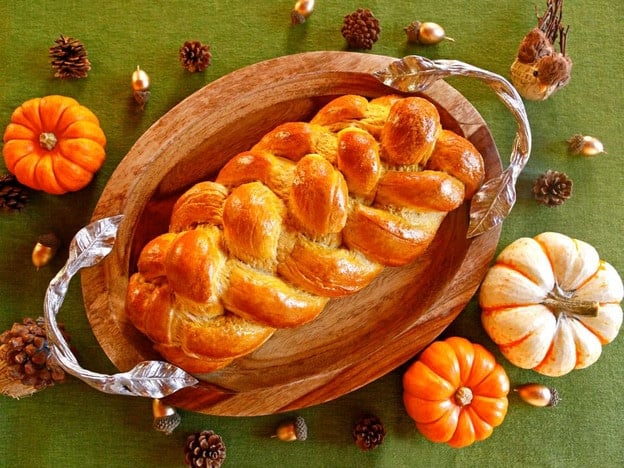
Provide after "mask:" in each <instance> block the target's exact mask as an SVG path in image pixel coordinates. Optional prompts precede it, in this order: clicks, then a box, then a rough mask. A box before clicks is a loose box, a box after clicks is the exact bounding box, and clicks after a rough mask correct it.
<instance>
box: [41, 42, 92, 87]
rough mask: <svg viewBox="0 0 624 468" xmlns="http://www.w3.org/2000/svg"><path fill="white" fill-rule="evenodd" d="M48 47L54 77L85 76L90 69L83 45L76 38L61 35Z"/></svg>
mask: <svg viewBox="0 0 624 468" xmlns="http://www.w3.org/2000/svg"><path fill="white" fill-rule="evenodd" d="M54 42H55V44H56V45H54V46H52V47H50V58H51V59H52V61H51V63H52V68H54V70H55V73H54V76H55V77H56V78H62V79H65V78H86V77H87V74H88V72H89V70H91V62H89V58H88V56H87V50H86V49H85V46H84V45H83V44H82V42H80V41H79V40H78V39H74V38H73V37H69V36H64V35H63V34H61V36H60V37H59V38H58V39H56V40H55V41H54Z"/></svg>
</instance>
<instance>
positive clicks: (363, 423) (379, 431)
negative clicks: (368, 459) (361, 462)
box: [353, 416, 386, 451]
mask: <svg viewBox="0 0 624 468" xmlns="http://www.w3.org/2000/svg"><path fill="white" fill-rule="evenodd" d="M385 436H386V429H385V428H384V426H383V424H382V423H381V421H380V420H379V418H377V417H375V416H364V417H362V418H360V419H359V420H358V421H357V422H356V423H355V426H354V427H353V440H355V445H357V446H358V447H359V448H360V449H361V450H364V451H366V450H372V449H374V448H376V447H377V446H379V445H381V443H382V442H383V440H384V437H385Z"/></svg>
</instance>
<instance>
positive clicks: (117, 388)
mask: <svg viewBox="0 0 624 468" xmlns="http://www.w3.org/2000/svg"><path fill="white" fill-rule="evenodd" d="M122 219H123V215H118V216H112V217H110V218H104V219H101V220H99V221H95V222H93V223H91V224H89V225H88V226H86V227H84V228H82V229H81V230H80V231H78V233H76V235H75V236H74V238H73V240H72V242H71V245H70V246H69V258H68V260H67V263H66V264H65V265H64V266H63V268H61V270H60V271H59V272H58V273H57V274H56V276H55V277H54V278H53V279H52V281H51V282H50V285H49V286H48V289H47V291H46V295H45V302H44V317H45V323H46V329H47V330H46V331H47V335H48V341H49V342H50V355H51V357H52V358H53V359H54V360H56V361H57V362H58V364H59V365H60V366H61V367H62V368H63V369H64V370H65V371H66V372H67V373H69V374H71V375H73V376H74V377H77V378H79V379H80V380H82V381H83V382H86V383H87V384H89V385H90V386H92V387H94V388H96V389H97V390H100V391H102V392H105V393H112V394H117V395H129V396H142V397H149V398H163V397H165V396H167V395H170V394H172V393H174V392H176V391H178V390H179V389H181V388H184V387H190V386H192V385H195V384H196V383H197V382H198V380H197V379H196V378H195V377H193V376H191V375H189V374H187V373H186V372H185V371H183V370H182V369H180V368H178V367H176V366H174V365H173V364H170V363H168V362H161V361H143V362H140V363H138V364H137V365H136V366H135V367H134V368H133V369H131V370H130V371H128V372H124V373H119V374H114V375H105V374H98V373H97V372H92V371H89V370H86V369H83V368H82V367H80V364H78V361H77V360H76V357H75V356H74V354H73V353H72V351H71V349H70V348H69V346H68V344H67V342H66V341H65V338H64V337H63V334H62V333H61V330H60V329H59V327H58V325H57V323H56V316H57V314H58V312H59V310H60V308H61V305H62V304H63V301H64V299H65V295H66V294H67V290H68V288H69V282H70V280H71V278H72V277H73V276H74V275H75V274H76V273H78V271H79V270H80V269H81V268H87V267H90V266H93V265H95V264H97V263H99V262H100V261H101V260H102V259H103V258H104V257H106V256H107V255H108V254H109V253H110V251H111V250H112V248H113V244H114V243H115V238H116V236H117V229H118V227H119V223H121V220H122Z"/></svg>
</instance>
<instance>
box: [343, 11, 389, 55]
mask: <svg viewBox="0 0 624 468" xmlns="http://www.w3.org/2000/svg"><path fill="white" fill-rule="evenodd" d="M340 32H341V33H342V37H344V38H345V39H346V41H347V45H348V46H349V48H351V49H372V47H373V44H374V43H375V42H377V40H378V39H379V34H380V33H381V26H380V24H379V20H378V19H377V18H375V16H374V15H373V12H372V11H370V10H369V9H368V8H358V9H357V10H355V11H354V12H353V13H350V14H348V15H347V16H345V17H344V21H343V23H342V29H341V31H340Z"/></svg>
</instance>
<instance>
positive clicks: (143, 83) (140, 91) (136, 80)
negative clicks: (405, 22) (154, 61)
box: [132, 65, 152, 109]
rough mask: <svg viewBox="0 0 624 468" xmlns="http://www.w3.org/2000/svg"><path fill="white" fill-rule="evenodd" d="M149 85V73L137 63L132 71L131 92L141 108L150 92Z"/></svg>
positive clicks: (147, 99)
mask: <svg viewBox="0 0 624 468" xmlns="http://www.w3.org/2000/svg"><path fill="white" fill-rule="evenodd" d="M150 87H151V83H150V77H149V75H148V74H147V73H146V72H145V71H143V70H141V67H139V66H138V65H137V68H136V70H135V71H134V72H132V92H133V95H134V100H135V101H136V102H137V103H139V104H140V105H141V109H143V108H144V107H145V104H147V101H149V98H150V96H151V94H152V92H151V91H150Z"/></svg>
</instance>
